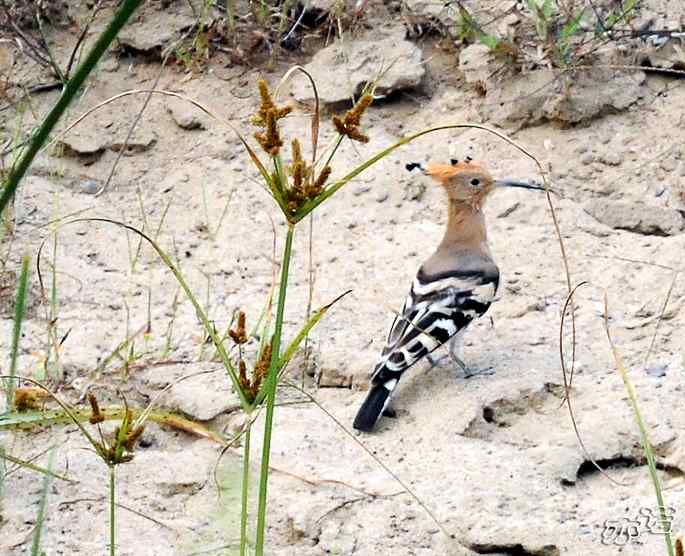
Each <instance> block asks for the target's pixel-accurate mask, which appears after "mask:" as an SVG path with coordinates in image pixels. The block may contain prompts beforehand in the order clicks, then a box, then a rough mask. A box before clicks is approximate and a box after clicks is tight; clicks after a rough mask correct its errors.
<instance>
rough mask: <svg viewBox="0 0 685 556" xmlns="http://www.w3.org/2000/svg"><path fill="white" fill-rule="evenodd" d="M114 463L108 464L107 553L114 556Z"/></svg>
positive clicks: (115, 502)
mask: <svg viewBox="0 0 685 556" xmlns="http://www.w3.org/2000/svg"><path fill="white" fill-rule="evenodd" d="M116 486H117V480H116V465H110V466H109V555H110V556H115V554H116V553H117V549H116V540H117V525H116V516H117V501H116Z"/></svg>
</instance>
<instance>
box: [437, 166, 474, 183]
mask: <svg viewBox="0 0 685 556" xmlns="http://www.w3.org/2000/svg"><path fill="white" fill-rule="evenodd" d="M482 169H483V167H482V166H481V165H480V164H479V163H478V162H471V161H468V162H457V163H456V164H439V163H431V164H429V165H428V166H426V172H428V174H429V175H430V176H431V177H432V178H433V179H434V180H436V181H439V182H441V183H445V182H447V181H448V180H449V179H451V178H453V177H454V176H456V175H457V174H460V173H461V172H468V171H474V170H482Z"/></svg>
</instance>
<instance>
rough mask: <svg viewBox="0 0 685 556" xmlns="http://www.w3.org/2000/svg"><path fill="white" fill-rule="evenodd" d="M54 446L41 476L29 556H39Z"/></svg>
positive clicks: (50, 480)
mask: <svg viewBox="0 0 685 556" xmlns="http://www.w3.org/2000/svg"><path fill="white" fill-rule="evenodd" d="M56 451H57V449H56V448H53V449H52V450H50V458H49V460H48V471H49V472H48V473H46V475H45V477H44V478H43V490H42V492H41V495H40V503H39V504H38V515H37V516H36V527H35V529H34V530H33V540H32V541H31V556H41V550H40V541H41V537H42V534H43V523H44V522H45V509H46V508H47V505H48V492H49V491H50V485H51V484H52V466H53V463H54V461H55V452H56Z"/></svg>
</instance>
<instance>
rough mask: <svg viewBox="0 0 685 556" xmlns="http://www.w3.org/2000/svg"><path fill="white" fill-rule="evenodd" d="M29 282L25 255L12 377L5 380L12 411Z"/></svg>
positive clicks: (15, 313)
mask: <svg viewBox="0 0 685 556" xmlns="http://www.w3.org/2000/svg"><path fill="white" fill-rule="evenodd" d="M28 282H29V258H28V256H26V257H24V258H23V259H22V261H21V274H20V276H19V285H18V287H17V297H16V301H15V304H14V326H13V328H12V348H11V351H10V373H9V374H10V377H9V380H6V381H5V395H6V410H7V411H8V412H9V411H12V408H13V407H14V389H15V384H14V378H15V377H16V376H17V358H18V356H19V341H20V340H21V325H22V323H23V321H24V314H25V311H26V292H27V289H28Z"/></svg>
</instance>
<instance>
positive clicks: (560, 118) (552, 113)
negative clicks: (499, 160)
mask: <svg viewBox="0 0 685 556" xmlns="http://www.w3.org/2000/svg"><path fill="white" fill-rule="evenodd" d="M644 79H645V74H644V72H636V73H634V74H631V75H625V74H621V73H618V74H611V73H610V72H604V73H601V72H588V73H584V74H582V76H579V77H578V78H577V79H574V80H573V81H565V80H564V79H559V77H558V76H556V75H555V74H554V73H553V72H552V71H551V70H538V71H533V72H531V73H528V74H525V75H521V76H519V77H517V78H514V79H509V80H507V81H505V82H503V83H498V84H496V85H493V86H489V87H488V93H487V95H486V97H485V102H483V103H481V104H480V107H479V109H480V111H481V116H482V117H483V118H485V119H487V120H489V121H490V122H493V123H496V124H499V125H508V126H510V127H514V128H516V129H521V128H523V127H527V126H531V125H536V124H538V123H542V122H544V121H553V122H557V123H559V124H562V125H564V126H568V125H573V124H577V123H580V122H586V121H589V120H591V119H593V118H597V117H600V116H602V115H604V114H607V113H613V112H620V111H622V110H626V109H627V108H628V107H630V106H631V105H632V104H634V103H635V102H636V101H637V100H638V99H639V98H640V97H641V96H642V90H641V84H642V83H643V82H644Z"/></svg>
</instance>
